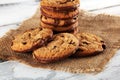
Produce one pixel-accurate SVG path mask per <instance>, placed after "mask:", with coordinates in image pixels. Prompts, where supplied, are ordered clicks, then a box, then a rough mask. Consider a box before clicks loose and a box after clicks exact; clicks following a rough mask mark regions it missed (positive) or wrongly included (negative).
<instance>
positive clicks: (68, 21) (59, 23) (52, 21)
mask: <svg viewBox="0 0 120 80" xmlns="http://www.w3.org/2000/svg"><path fill="white" fill-rule="evenodd" d="M41 21H42V22H44V23H46V24H50V25H53V26H67V25H70V24H73V23H75V22H76V21H78V16H75V17H74V18H72V19H66V20H61V19H53V18H48V17H45V16H43V15H41Z"/></svg>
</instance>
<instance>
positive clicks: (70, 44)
mask: <svg viewBox="0 0 120 80" xmlns="http://www.w3.org/2000/svg"><path fill="white" fill-rule="evenodd" d="M78 46H79V41H78V39H77V38H76V37H75V36H74V35H73V34H70V33H60V34H57V35H55V36H54V37H53V39H52V41H50V42H49V43H48V44H47V45H45V46H43V47H41V48H38V49H37V50H35V51H34V52H33V56H34V58H35V59H37V60H38V61H39V62H42V63H49V62H55V61H58V60H61V59H64V58H66V57H68V56H70V55H72V54H73V52H74V51H75V50H76V49H77V48H78Z"/></svg>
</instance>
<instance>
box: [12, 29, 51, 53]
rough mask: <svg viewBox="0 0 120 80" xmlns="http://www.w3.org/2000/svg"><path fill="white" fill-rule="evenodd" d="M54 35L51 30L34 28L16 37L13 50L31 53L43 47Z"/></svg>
mask: <svg viewBox="0 0 120 80" xmlns="http://www.w3.org/2000/svg"><path fill="white" fill-rule="evenodd" d="M52 35H53V32H52V30H51V29H46V28H34V29H31V30H28V31H26V32H24V33H21V34H19V35H17V36H15V39H14V40H13V41H12V42H13V44H12V46H11V48H12V50H14V51H16V52H29V51H32V50H34V49H36V48H37V47H39V46H41V45H43V44H44V43H45V42H46V41H47V40H48V39H49V38H51V37H52Z"/></svg>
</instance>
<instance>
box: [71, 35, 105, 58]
mask: <svg viewBox="0 0 120 80" xmlns="http://www.w3.org/2000/svg"><path fill="white" fill-rule="evenodd" d="M76 37H77V38H78V39H79V41H80V43H79V48H78V50H77V51H76V53H75V54H73V55H72V56H74V57H82V56H90V55H95V54H98V53H100V52H103V51H104V49H105V48H106V45H105V43H104V41H103V39H102V38H100V37H98V36H96V35H94V34H90V33H77V34H76Z"/></svg>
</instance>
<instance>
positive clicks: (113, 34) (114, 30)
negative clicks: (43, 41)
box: [0, 9, 120, 73]
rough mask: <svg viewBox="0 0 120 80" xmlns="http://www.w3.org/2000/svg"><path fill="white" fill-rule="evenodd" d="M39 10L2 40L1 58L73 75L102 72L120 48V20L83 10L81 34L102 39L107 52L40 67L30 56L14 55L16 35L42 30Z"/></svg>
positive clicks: (0, 43) (27, 54)
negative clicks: (34, 28)
mask: <svg viewBox="0 0 120 80" xmlns="http://www.w3.org/2000/svg"><path fill="white" fill-rule="evenodd" d="M39 23H40V12H39V9H38V11H37V12H36V13H35V15H34V16H33V17H32V18H30V19H28V20H26V21H24V22H23V23H22V24H21V26H20V27H19V28H18V29H17V30H11V31H9V32H8V33H7V34H6V35H5V36H3V37H2V38H0V59H3V60H18V61H20V62H23V63H25V64H28V65H31V66H33V67H41V68H47V69H53V70H61V71H67V72H72V73H81V72H84V73H88V72H100V71H102V70H103V69H104V66H105V65H106V64H107V62H108V61H109V60H110V59H111V58H112V57H113V56H114V54H115V53H116V51H117V50H118V49H119V48H120V17H117V16H110V15H105V14H99V15H94V14H90V13H87V12H84V11H80V14H79V29H80V31H81V32H90V33H94V34H96V35H99V36H101V37H102V38H103V39H104V40H105V43H106V45H107V49H106V50H105V51H104V52H103V53H101V54H99V55H96V56H91V57H85V58H77V59H75V58H68V59H65V60H63V61H60V62H57V63H50V64H41V63H38V62H37V61H35V60H34V59H33V58H32V55H31V53H15V52H13V51H12V50H11V48H10V45H11V43H12V42H11V40H12V39H13V36H14V35H16V34H18V33H21V32H23V31H24V30H27V29H30V28H33V27H39Z"/></svg>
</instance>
